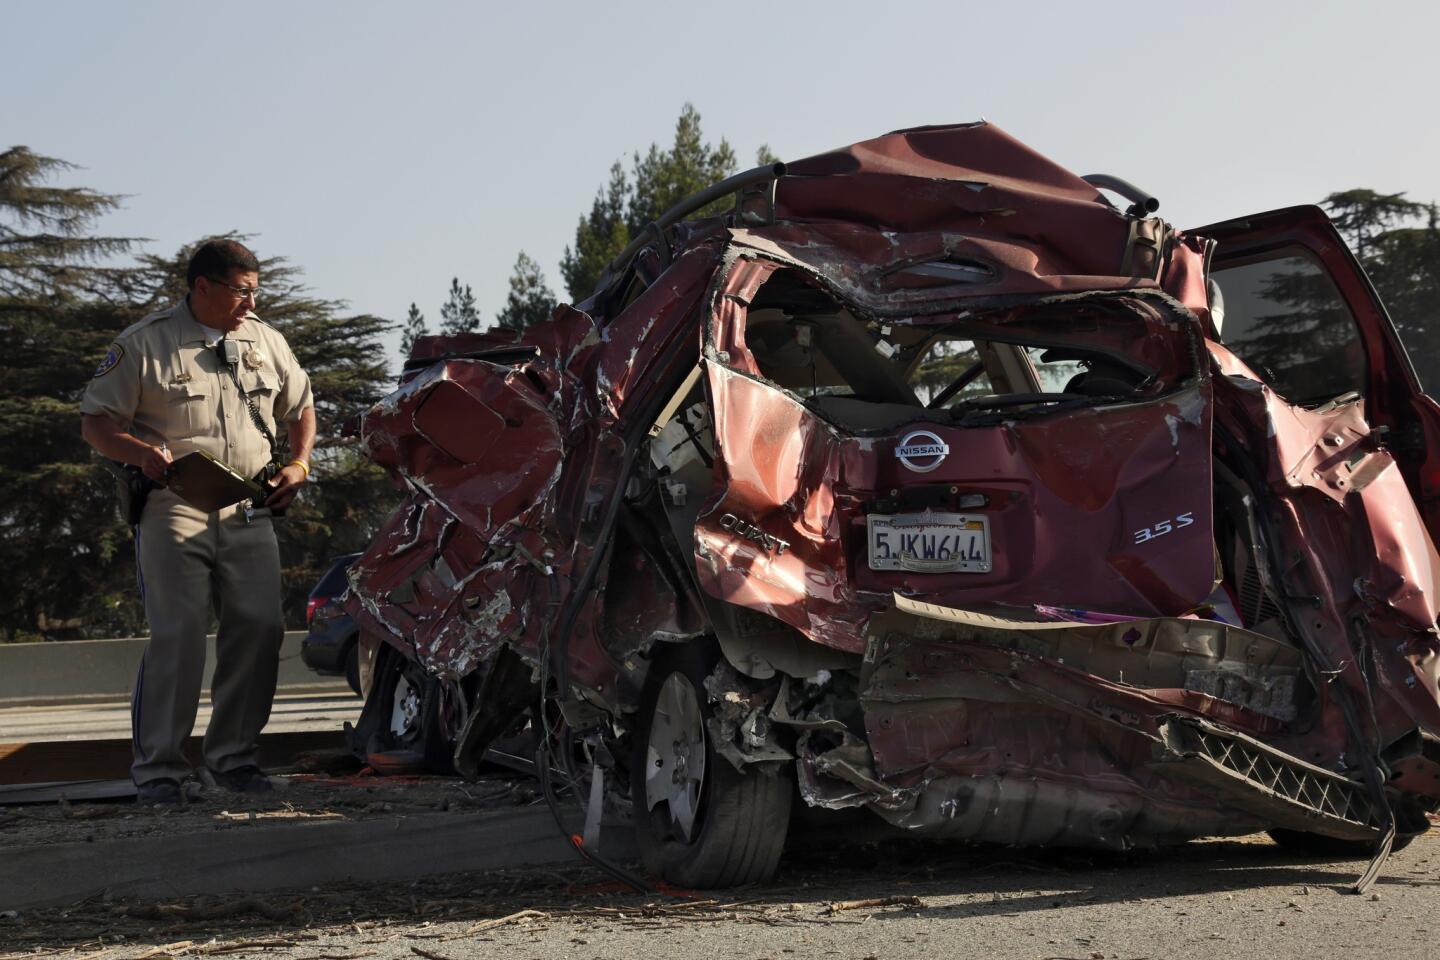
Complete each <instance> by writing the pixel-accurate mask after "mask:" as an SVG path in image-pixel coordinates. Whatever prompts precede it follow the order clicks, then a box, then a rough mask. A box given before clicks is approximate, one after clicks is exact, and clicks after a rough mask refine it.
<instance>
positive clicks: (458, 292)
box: [440, 277, 480, 336]
mask: <svg viewBox="0 0 1440 960" xmlns="http://www.w3.org/2000/svg"><path fill="white" fill-rule="evenodd" d="M479 329H480V311H478V310H476V309H475V294H473V293H471V292H470V285H469V284H468V283H467V284H466V285H465V286H463V287H462V286H460V278H459V277H455V278H453V279H451V281H450V297H449V299H447V300H446V301H445V303H444V305H443V306H441V307H440V332H441V333H443V334H445V335H446V336H453V335H454V334H457V333H474V332H476V331H477V330H479Z"/></svg>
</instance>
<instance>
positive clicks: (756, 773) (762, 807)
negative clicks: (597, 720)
mask: <svg viewBox="0 0 1440 960" xmlns="http://www.w3.org/2000/svg"><path fill="white" fill-rule="evenodd" d="M718 660H719V651H718V649H714V648H713V645H711V648H710V649H706V647H705V646H703V645H701V644H698V643H693V642H692V643H686V644H684V645H676V646H674V647H673V648H672V649H669V650H666V651H664V652H663V653H661V655H660V656H659V657H658V658H657V659H656V661H655V663H654V664H653V665H652V666H651V668H650V674H649V678H648V679H647V681H646V685H645V695H644V697H643V699H642V700H641V709H640V713H639V717H638V719H639V722H638V724H637V726H636V736H635V746H634V755H633V758H632V766H631V777H630V781H631V798H632V800H633V801H634V809H635V836H636V841H637V844H638V846H639V848H640V855H641V858H642V860H643V861H644V863H645V868H646V870H648V871H649V872H650V873H651V874H655V875H659V876H661V877H663V878H664V879H665V880H666V881H668V882H670V883H673V884H677V885H679V886H683V887H690V888H707V887H731V886H736V885H738V884H742V883H754V882H757V881H761V880H768V879H769V878H770V877H772V876H774V874H775V869H776V867H777V866H778V865H779V863H780V854H781V853H782V852H783V850H784V848H785V835H786V832H787V830H788V829H789V823H790V804H791V800H792V799H793V797H794V793H795V787H794V768H793V767H792V766H791V765H790V764H789V763H763V764H749V765H747V766H746V767H745V769H744V770H743V771H741V770H737V769H735V766H734V765H733V764H732V763H731V762H730V761H729V760H727V759H725V758H724V757H723V756H721V755H720V754H719V753H717V752H716V751H715V749H714V747H713V745H712V743H711V738H710V732H709V729H708V728H707V725H706V722H707V721H708V720H709V719H710V717H711V707H710V702H709V698H708V697H707V695H706V693H705V687H704V680H705V677H706V676H707V675H708V674H709V673H710V671H711V670H712V669H713V668H714V666H715V664H716V663H717V662H718Z"/></svg>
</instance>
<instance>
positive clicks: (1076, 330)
mask: <svg viewBox="0 0 1440 960" xmlns="http://www.w3.org/2000/svg"><path fill="white" fill-rule="evenodd" d="M1159 306H1163V305H1159ZM1159 306H1157V304H1153V303H1150V302H1147V301H1145V300H1142V299H1140V298H1138V297H1134V296H1126V295H1123V294H1115V295H1111V296H1110V297H1109V298H1108V301H1107V298H1106V297H1103V296H1092V297H1088V298H1086V297H1081V298H1069V299H1058V300H1057V299H1051V300H1048V301H1041V302H1037V303H1033V304H1028V305H1022V306H1017V307H1012V308H1008V309H1004V310H996V311H991V312H987V313H985V314H981V315H964V314H962V315H960V316H958V317H954V318H953V319H951V320H950V322H949V323H946V322H945V321H944V318H942V317H927V316H919V317H915V318H913V319H912V318H901V319H878V318H874V317H867V316H865V315H863V314H861V313H860V312H859V311H858V310H855V309H852V308H850V307H848V306H846V305H844V304H842V303H841V302H840V301H839V300H837V299H835V298H832V297H831V296H829V295H828V294H826V293H825V292H823V291H821V290H819V289H816V288H815V287H812V286H808V285H806V284H804V282H803V280H801V281H797V280H796V279H795V278H794V275H793V273H792V274H791V275H790V276H786V273H785V272H781V273H780V274H777V276H776V277H775V278H774V279H772V280H771V282H770V283H768V284H767V285H766V286H765V287H764V288H762V290H761V293H760V295H759V296H758V297H757V298H756V300H755V302H754V303H753V304H752V307H751V309H750V311H749V314H748V316H747V319H746V326H745V343H746V346H747V347H748V348H749V352H750V353H751V354H752V355H753V357H754V362H755V365H756V368H757V372H758V373H759V374H760V376H762V377H764V378H765V379H767V380H769V381H771V382H773V383H775V384H777V385H779V386H780V387H782V388H784V389H786V390H788V391H790V392H791V393H793V394H795V395H797V396H798V397H799V398H800V399H802V400H803V401H805V402H806V403H807V405H808V406H810V407H811V408H813V409H815V410H817V411H818V412H820V413H821V414H822V415H824V416H825V417H826V418H827V419H830V420H832V421H834V422H836V423H839V424H841V425H844V426H846V427H848V428H850V429H859V430H865V429H887V428H889V427H892V426H894V425H895V424H897V423H899V422H902V421H904V420H917V419H918V420H930V421H933V422H957V423H965V424H976V425H979V424H983V423H987V422H990V421H993V420H995V419H996V418H997V417H998V418H1000V419H1016V418H1024V417H1031V416H1041V415H1046V414H1049V413H1053V412H1055V411H1057V410H1064V409H1070V408H1074V407H1086V406H1100V405H1105V404H1111V403H1118V402H1126V401H1133V400H1135V399H1139V398H1143V397H1152V396H1158V395H1161V394H1163V393H1166V392H1169V391H1170V390H1173V389H1175V388H1177V387H1178V386H1180V385H1181V384H1182V383H1183V382H1184V381H1185V380H1186V379H1187V378H1188V377H1190V376H1192V375H1193V374H1194V356H1193V354H1194V347H1193V344H1191V343H1190V340H1191V339H1192V337H1193V334H1191V333H1189V332H1188V331H1185V330H1184V329H1183V323H1182V321H1180V320H1179V318H1176V317H1172V316H1167V314H1166V312H1165V311H1163V310H1161V309H1159Z"/></svg>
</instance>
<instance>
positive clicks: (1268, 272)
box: [1212, 248, 1365, 404]
mask: <svg viewBox="0 0 1440 960" xmlns="http://www.w3.org/2000/svg"><path fill="white" fill-rule="evenodd" d="M1212 277H1213V278H1214V280H1215V281H1216V282H1217V283H1218V284H1219V285H1220V290H1221V293H1222V295H1223V297H1224V310H1223V314H1222V319H1221V320H1220V323H1219V326H1220V331H1219V332H1220V339H1221V341H1222V342H1223V343H1224V344H1225V346H1227V347H1228V348H1229V349H1230V350H1231V351H1232V352H1233V353H1234V354H1235V355H1236V356H1238V357H1239V358H1240V359H1241V360H1244V361H1245V363H1246V364H1248V365H1249V366H1250V368H1251V369H1252V370H1254V371H1255V372H1256V373H1257V374H1259V375H1260V376H1261V377H1262V378H1264V380H1265V382H1266V383H1268V384H1269V385H1270V386H1271V387H1272V388H1274V390H1275V392H1277V393H1279V394H1280V395H1281V396H1282V397H1284V398H1285V399H1287V400H1289V401H1291V402H1292V403H1303V404H1317V403H1323V402H1325V401H1326V400H1330V399H1333V398H1334V397H1337V396H1339V395H1341V394H1343V393H1348V392H1350V391H1352V390H1354V391H1358V392H1361V393H1363V392H1364V391H1365V349H1364V347H1363V346H1362V345H1361V343H1360V337H1359V334H1358V331H1357V330H1356V328H1355V322H1354V320H1353V319H1352V318H1351V316H1350V311H1349V309H1348V308H1347V307H1346V306H1345V301H1344V300H1343V299H1341V297H1340V292H1339V291H1338V290H1336V289H1335V283H1334V281H1332V280H1331V279H1330V275H1329V274H1328V273H1326V272H1325V271H1324V270H1323V269H1321V267H1320V266H1319V265H1318V264H1316V263H1315V262H1314V261H1312V260H1311V259H1310V258H1309V257H1307V256H1304V255H1302V254H1301V252H1300V251H1299V250H1298V248H1290V249H1287V250H1280V251H1276V252H1274V253H1267V254H1263V255H1262V256H1261V257H1260V258H1258V259H1255V260H1252V261H1250V262H1249V263H1240V264H1236V265H1230V264H1226V265H1225V266H1224V267H1223V268H1221V269H1217V270H1215V271H1214V272H1213V273H1212Z"/></svg>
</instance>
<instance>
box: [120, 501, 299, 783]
mask: <svg viewBox="0 0 1440 960" xmlns="http://www.w3.org/2000/svg"><path fill="white" fill-rule="evenodd" d="M136 539H137V547H138V549H137V554H138V557H139V562H140V590H141V594H142V596H143V599H144V603H145V618H146V619H147V620H148V621H149V622H150V643H149V645H148V646H147V647H146V648H145V655H144V657H143V658H142V659H141V662H140V673H139V675H138V676H137V677H136V680H135V691H134V693H133V695H132V696H131V700H130V720H131V729H132V731H133V746H134V762H133V764H132V765H131V767H130V775H131V778H132V779H133V780H134V781H135V782H136V783H137V784H140V783H145V782H146V781H148V780H154V779H155V778H157V777H171V778H174V779H176V780H183V779H184V778H185V777H186V776H187V775H188V774H189V772H190V764H189V762H188V761H187V760H186V758H185V754H184V752H183V747H184V743H185V739H186V738H187V737H189V736H190V732H191V731H192V730H193V729H194V727H195V713H196V710H197V708H198V707H199V703H200V686H201V683H202V680H203V677H204V672H205V635H206V633H207V632H208V629H209V626H210V615H211V610H212V609H213V610H214V612H215V614H216V616H217V617H218V618H219V621H220V626H219V630H218V632H217V635H216V642H215V657H216V663H215V672H214V675H213V677H212V679H211V683H210V699H211V703H212V704H213V708H214V709H213V713H212V714H211V717H210V725H209V727H208V728H206V731H205V742H204V761H205V765H206V766H207V767H209V768H210V769H211V770H215V771H217V772H225V771H228V770H233V769H235V768H236V767H243V766H246V765H248V764H253V763H254V762H255V749H256V741H257V740H258V739H259V737H260V731H261V730H262V729H263V728H264V726H265V723H266V721H268V720H269V719H270V705H271V701H272V700H274V698H275V675H276V671H277V670H278V667H279V657H280V641H281V640H282V639H283V637H284V630H285V627H284V621H283V619H282V616H281V612H280V551H279V548H278V547H277V545H276V543H275V531H274V529H273V528H272V527H271V520H270V516H269V511H268V510H263V511H259V512H257V513H256V514H255V516H254V518H253V519H252V520H250V522H248V523H247V522H246V519H245V512H244V510H243V509H242V508H239V507H226V508H225V509H224V510H221V511H219V512H218V513H204V512H202V511H200V510H197V509H195V508H194V507H191V506H190V505H189V504H187V503H185V502H184V501H182V500H180V498H179V497H177V496H175V494H173V493H171V492H170V491H168V490H156V491H155V492H154V493H152V494H151V496H150V500H149V502H148V503H147V504H146V505H145V513H144V515H143V516H142V517H141V520H140V525H139V527H138V528H137V530H136Z"/></svg>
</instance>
